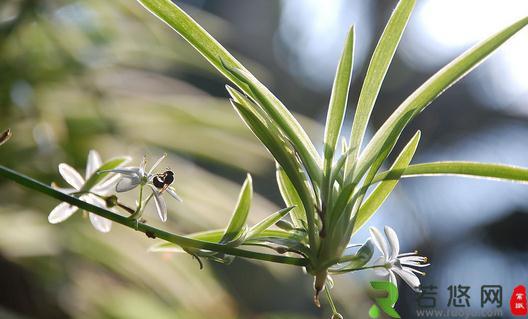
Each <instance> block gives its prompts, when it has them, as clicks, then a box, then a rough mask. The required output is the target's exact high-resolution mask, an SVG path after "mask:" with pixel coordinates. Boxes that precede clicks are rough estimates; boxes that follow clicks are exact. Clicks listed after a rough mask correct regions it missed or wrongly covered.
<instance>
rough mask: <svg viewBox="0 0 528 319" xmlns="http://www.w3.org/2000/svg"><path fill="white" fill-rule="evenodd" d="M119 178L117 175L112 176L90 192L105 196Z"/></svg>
mask: <svg viewBox="0 0 528 319" xmlns="http://www.w3.org/2000/svg"><path fill="white" fill-rule="evenodd" d="M120 178H121V176H119V175H114V176H112V177H110V178H107V179H106V180H103V181H102V182H101V183H99V184H97V185H95V186H94V187H93V188H92V190H93V191H94V192H96V193H100V194H105V193H106V192H108V191H109V190H111V189H112V188H113V187H114V185H115V184H116V183H117V181H118V180H119V179H120Z"/></svg>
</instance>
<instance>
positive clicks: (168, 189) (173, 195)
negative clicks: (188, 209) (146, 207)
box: [166, 186, 183, 202]
mask: <svg viewBox="0 0 528 319" xmlns="http://www.w3.org/2000/svg"><path fill="white" fill-rule="evenodd" d="M166 191H167V193H169V195H171V196H172V197H174V198H175V199H176V200H177V201H179V202H183V199H181V197H180V196H179V195H178V194H177V193H176V190H174V187H171V186H169V187H167V189H166Z"/></svg>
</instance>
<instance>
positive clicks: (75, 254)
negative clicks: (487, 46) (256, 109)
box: [0, 0, 528, 319]
mask: <svg viewBox="0 0 528 319" xmlns="http://www.w3.org/2000/svg"><path fill="white" fill-rule="evenodd" d="M434 2H435V1H422V2H420V1H419V4H418V7H417V11H416V12H415V16H413V18H412V19H411V23H410V25H409V30H408V32H407V33H406V35H405V36H404V38H403V40H402V44H401V46H400V49H399V51H398V55H397V57H396V60H395V61H394V63H393V65H392V67H391V69H390V71H389V76H388V78H387V80H386V82H385V83H384V86H383V88H382V92H383V93H382V95H381V96H380V99H379V101H378V104H377V106H376V110H375V111H374V115H373V123H372V124H373V125H374V126H379V125H380V124H381V123H382V121H383V120H384V119H385V118H386V117H387V115H388V114H390V112H391V111H392V110H393V109H394V108H395V107H396V106H397V104H398V103H399V102H401V101H402V99H403V98H404V97H405V96H406V95H408V94H409V93H411V92H412V90H413V89H414V88H416V87H417V86H418V85H419V84H420V83H421V82H422V81H424V80H425V79H426V78H427V77H428V76H430V75H431V74H432V72H434V71H435V70H436V69H438V67H439V66H441V65H443V64H445V63H446V62H448V61H449V60H450V59H451V58H453V57H454V56H456V55H457V54H459V53H460V52H462V50H463V49H465V48H467V47H468V46H469V45H470V44H472V43H474V42H475V41H477V40H478V39H482V38H484V37H485V36H486V35H488V34H490V33H491V32H493V31H494V30H498V29H499V27H500V26H502V25H506V24H508V23H509V22H511V21H514V20H515V17H517V16H519V15H520V16H522V15H523V14H524V15H526V14H528V6H526V2H525V1H522V0H519V1H506V2H505V4H503V5H500V8H499V9H497V8H496V7H494V6H493V5H492V4H489V3H488V4H483V10H482V12H481V15H482V16H480V15H479V12H475V13H472V14H473V15H475V17H474V19H476V20H474V21H473V20H468V21H470V22H471V21H473V22H474V23H473V24H474V25H475V28H477V29H478V28H480V29H478V30H477V31H478V32H477V31H474V30H475V29H474V28H472V27H468V28H469V29H468V31H467V32H466V33H464V35H465V36H466V37H465V38H464V36H463V35H460V34H459V33H460V28H463V27H464V26H463V25H457V21H459V20H457V19H460V17H458V16H457V15H456V13H453V11H452V9H453V8H454V7H457V6H460V5H461V6H462V7H463V8H464V5H467V6H469V5H470V4H471V3H473V2H474V1H473V2H472V1H471V0H465V1H461V2H460V3H454V2H453V1H446V2H443V5H440V6H439V5H438V2H436V3H437V4H434ZM484 2H486V1H484ZM177 3H178V4H179V5H182V7H183V8H184V9H185V10H186V11H187V12H188V13H189V14H191V15H192V16H193V17H194V18H195V19H196V20H197V21H198V22H199V23H200V24H201V25H202V26H204V27H205V29H207V30H208V31H209V32H210V33H212V34H213V36H215V37H216V38H217V39H218V40H219V41H220V42H221V43H223V44H224V45H225V46H226V47H227V48H228V49H229V50H230V51H231V52H232V53H234V55H235V56H237V58H239V59H240V60H241V61H242V62H243V63H244V64H245V65H246V66H247V67H248V68H249V69H250V70H252V71H253V72H254V73H255V74H256V75H257V76H258V77H259V78H260V79H262V80H263V82H264V83H266V84H268V85H270V87H271V88H272V90H273V91H274V92H275V93H276V94H277V95H278V96H279V97H280V98H281V99H282V100H283V101H284V102H285V104H286V105H288V106H289V107H290V109H292V110H293V111H294V112H296V114H297V116H298V118H299V120H300V121H301V123H302V124H303V126H304V127H305V128H306V130H307V132H308V133H309V134H310V135H311V137H312V138H313V140H314V143H316V145H320V142H321V140H320V139H321V137H322V126H321V123H323V119H324V117H325V112H326V106H327V102H328V96H329V92H330V86H331V81H332V74H333V72H334V70H335V67H336V64H337V59H338V55H339V51H340V50H341V46H342V41H343V39H344V37H345V33H346V30H347V29H348V26H349V25H350V24H353V23H355V24H356V27H357V30H358V49H357V57H356V61H355V63H356V67H355V70H354V81H353V86H352V95H351V102H350V104H351V105H350V108H351V109H353V106H354V103H355V101H356V99H357V95H358V93H359V89H360V87H361V80H362V77H363V74H364V71H365V69H366V66H367V61H368V57H369V55H370V52H371V50H372V48H373V46H374V45H375V41H376V39H377V37H378V36H379V34H380V32H381V30H382V28H383V26H384V24H385V22H386V20H387V18H388V15H389V14H390V12H391V10H392V8H393V7H394V5H395V3H396V1H389V0H379V1H368V0H357V1H344V0H343V1H340V0H333V1H329V2H328V4H326V2H325V4H322V3H318V2H317V1H311V0H310V1H308V0H307V1H302V0H301V1H297V0H295V1H294V0H292V1H288V0H284V1H244V0H222V1H213V0H211V1H205V0H195V1H178V2H177ZM467 3H469V5H468V4H467ZM486 3H487V2H486ZM435 6H436V7H435ZM468 8H469V7H468ZM442 10H444V11H442ZM431 12H433V13H434V14H433V15H431ZM490 14H491V15H493V18H492V19H491V20H490V18H489V15H490ZM438 16H440V19H439V21H440V22H439V23H440V24H441V23H443V21H445V19H447V18H450V19H451V20H450V21H451V24H450V25H451V28H452V31H453V33H451V34H448V33H445V34H444V33H442V32H447V31H446V30H448V29H449V27H445V26H444V28H438V26H437V25H436V24H434V23H435V21H436V20H434V19H433V18H434V17H438ZM466 18H467V17H466ZM442 19H444V20H442ZM437 20H438V19H437ZM489 21H492V22H493V23H489ZM426 23H428V24H426ZM478 23H481V24H480V25H479V24H478ZM468 24H470V23H469V22H468ZM484 24H485V25H486V26H489V25H490V24H491V26H489V28H484V27H483V25H484ZM435 28H437V29H435ZM490 28H491V29H490ZM481 29H484V30H481ZM488 29H490V30H488ZM472 30H473V31H474V32H473V31H472ZM481 31H482V32H484V34H483V35H482V32H481ZM524 31H526V30H524ZM524 31H523V32H522V33H520V34H519V36H518V37H517V38H516V39H515V40H514V41H512V44H508V45H507V46H506V47H505V48H504V49H501V51H500V53H499V54H498V57H494V58H492V59H491V60H490V62H486V63H485V64H484V65H483V66H482V67H481V68H480V69H479V70H478V71H477V72H476V73H475V74H474V75H471V76H469V78H468V79H466V80H464V81H462V83H461V84H460V85H457V86H456V87H455V88H453V89H452V90H450V91H449V92H448V93H446V94H445V95H444V96H443V97H442V98H441V99H440V100H439V101H437V102H435V103H436V104H437V105H435V107H434V108H432V109H431V111H429V110H428V112H427V114H424V115H422V116H421V117H420V118H419V119H418V120H417V121H416V122H415V123H414V124H413V125H412V127H411V128H410V129H409V130H407V131H406V134H407V135H410V134H412V133H413V132H414V130H415V129H417V128H421V129H423V132H424V134H423V139H422V141H423V142H424V144H423V145H421V147H420V148H419V152H418V154H417V159H418V160H417V161H425V160H439V159H442V160H445V159H459V160H460V159H462V160H482V161H497V162H503V163H509V164H517V165H523V166H528V156H527V155H528V154H527V153H528V149H527V148H526V136H527V134H528V127H527V118H528V111H527V110H528V105H527V102H526V101H527V100H528V99H526V97H527V96H528V94H527V92H528V78H527V74H528V72H526V70H528V64H526V61H525V60H526V59H525V58H524V59H522V58H517V59H515V57H520V56H522V54H521V55H519V52H524V55H526V52H528V50H527V49H528V48H527V46H528V45H526V43H528V41H526V40H527V33H526V32H524ZM435 32H436V33H435ZM439 32H440V33H439ZM424 37H425V38H424ZM424 39H428V40H427V41H425V40H424ZM519 39H520V40H519ZM519 43H520V44H519ZM427 45H429V47H428V46H427ZM523 45H524V46H523ZM431 48H433V49H431ZM523 48H524V49H525V50H524V51H523ZM427 50H429V51H427ZM508 54H510V55H508ZM417 61H421V62H417ZM512 61H514V62H515V63H517V64H515V63H513V62H512ZM523 61H524V62H523ZM508 63H509V64H508ZM519 63H520V64H519ZM523 63H524V64H523ZM523 68H524V73H523V72H520V73H519V72H516V70H518V69H520V70H521V71H522V70H523ZM504 83H509V85H507V86H504ZM224 85H225V80H224V79H223V78H221V77H220V76H218V75H217V74H216V73H215V71H214V70H213V69H212V68H211V67H210V66H209V65H208V64H207V63H206V62H205V61H204V60H203V59H202V58H201V56H199V55H197V54H196V53H195V51H194V50H193V49H192V48H191V47H190V46H189V45H188V44H187V43H185V42H184V41H183V40H182V39H180V38H179V37H178V35H177V34H175V33H174V32H172V30H170V29H169V28H168V27H166V26H164V25H162V23H161V22H159V21H157V20H156V19H155V18H154V17H153V16H151V15H150V14H149V13H148V12H146V11H145V10H144V9H143V8H142V7H141V6H140V5H139V4H138V3H136V2H135V1H126V0H118V1H103V0H41V1H39V0H3V1H1V2H0V129H4V128H8V127H9V128H11V130H12V132H13V138H12V139H11V140H10V141H9V142H8V143H7V144H5V145H4V146H2V147H1V148H0V161H1V164H2V165H5V166H8V167H10V168H13V169H16V170H19V171H21V172H23V173H25V174H28V175H30V176H32V177H34V178H36V179H38V180H40V181H43V182H46V183H51V182H53V181H55V182H59V183H60V182H62V180H61V178H60V176H59V175H58V171H57V165H58V164H59V163H61V162H67V163H70V164H71V165H72V166H74V167H76V168H78V169H83V167H84V166H85V161H86V155H87V153H88V151H89V150H90V149H92V148H94V149H97V150H98V151H99V152H100V153H101V154H102V155H103V159H105V158H109V157H112V156H115V155H122V154H130V155H132V156H133V157H134V161H136V162H138V163H139V161H140V159H141V157H142V156H143V154H145V153H146V154H148V155H149V157H150V158H152V159H155V158H157V157H158V156H159V155H160V154H162V153H163V152H168V153H169V158H168V160H167V161H166V162H164V163H163V165H165V166H168V167H170V168H171V169H172V170H173V171H175V173H176V183H175V188H176V190H177V191H178V193H179V194H181V195H182V197H183V199H184V202H183V203H181V204H178V203H175V202H169V221H168V222H167V223H166V224H164V225H161V223H159V222H158V221H157V218H156V216H155V213H154V212H153V210H152V209H151V211H150V212H149V213H147V216H146V218H147V220H148V221H149V222H152V223H153V224H156V225H159V226H161V227H164V228H167V229H170V230H171V231H173V232H177V233H188V232H194V231H200V230H206V229H211V228H218V227H222V226H223V225H225V224H226V223H227V221H228V219H229V216H230V214H231V210H232V208H233V206H234V205H235V202H236V198H237V194H238V190H239V187H240V185H241V184H242V182H243V179H244V177H245V174H246V172H250V173H251V174H252V175H253V176H254V184H255V190H256V193H257V194H258V195H256V196H255V197H256V198H255V200H254V202H253V207H252V211H251V215H250V222H254V221H257V220H259V219H261V218H263V217H264V216H266V215H267V214H270V213H271V212H273V211H275V210H277V209H279V208H280V207H283V203H282V202H281V200H280V195H279V192H278V190H277V188H276V185H275V180H274V163H273V161H272V158H271V157H270V156H269V154H268V153H267V152H266V150H265V149H264V148H263V147H262V146H261V145H260V144H259V143H258V141H257V139H256V138H255V137H254V136H253V135H251V133H250V131H249V130H248V129H247V128H246V127H244V125H243V123H242V122H241V121H240V120H239V119H238V118H237V116H236V114H235V112H234V111H233V110H232V109H231V107H230V105H229V103H228V100H227V94H226V92H225V90H224ZM350 113H351V114H352V112H350ZM455 114H456V115H455ZM407 137H408V136H407ZM407 137H405V136H404V138H402V140H407ZM497 145H500V146H501V149H502V152H497V149H496V148H495V147H494V146H497ZM526 195H528V191H527V188H526V187H523V186H519V185H513V186H512V185H510V184H500V183H498V182H490V181H486V182H475V181H464V182H460V180H459V179H454V178H444V179H439V180H438V179H435V180H434V181H433V180H432V179H429V178H426V179H424V180H423V181H421V182H419V181H414V180H413V181H409V182H407V181H406V182H405V183H403V185H402V186H401V187H400V188H399V189H398V191H397V192H396V193H395V194H394V195H393V198H391V200H389V202H388V203H387V204H385V205H384V208H383V209H382V212H380V214H379V216H377V217H376V218H375V219H373V224H375V225H385V224H389V225H393V226H394V227H395V228H396V230H397V231H398V233H399V234H402V245H403V246H404V249H405V250H414V249H415V248H417V247H419V248H421V251H422V252H423V254H425V255H429V256H431V257H432V259H433V267H431V273H432V274H431V275H430V276H429V277H427V279H426V282H427V281H428V280H429V281H430V282H434V283H435V284H437V285H439V286H441V287H442V289H444V290H445V288H447V283H451V282H453V283H457V282H458V281H465V282H470V283H475V284H476V285H477V284H481V283H482V284H485V283H484V282H481V281H482V280H481V278H482V277H479V276H475V274H471V273H468V271H467V270H465V269H468V267H473V265H474V264H478V265H482V264H486V265H489V267H488V268H483V269H484V270H482V271H483V272H486V271H488V272H489V274H490V276H491V277H488V278H490V280H492V281H493V280H495V281H497V282H498V283H499V284H503V285H504V286H505V290H507V287H510V286H513V285H514V284H515V283H520V282H521V280H525V279H521V278H526V275H527V274H528V271H527V268H526V261H527V258H528V257H527V255H526V251H527V249H528V247H526V240H525V237H524V240H523V237H522V236H523V235H522V234H523V232H525V229H526V227H528V218H527V213H526V212H527V207H528V200H527V198H528V196H526ZM56 204H57V202H56V201H54V200H51V199H48V198H46V197H45V196H42V195H39V194H35V193H31V192H28V191H27V190H25V189H22V188H21V187H19V186H18V185H15V184H13V183H9V182H6V181H4V180H0V227H1V231H0V318H270V319H271V318H277V319H278V318H321V317H324V316H326V315H328V314H329V313H330V311H329V309H328V306H327V305H326V304H324V305H323V309H322V310H321V309H317V308H315V307H314V306H313V304H312V290H311V285H312V283H311V279H310V278H309V277H308V276H305V275H303V273H302V271H301V270H300V269H298V268H295V267H290V266H282V265H267V264H263V263H260V262H258V263H256V262H248V261H245V260H242V259H237V260H236V261H235V262H234V263H233V264H232V265H230V266H226V265H219V264H211V263H206V265H205V267H204V269H203V270H199V269H198V265H197V263H196V261H193V260H192V259H191V258H190V257H189V256H187V255H162V254H154V253H150V252H148V251H147V249H148V247H149V246H150V245H152V244H153V243H154V241H153V240H151V239H148V238H146V237H145V236H144V235H141V234H140V233H134V232H132V231H130V230H129V229H125V228H123V227H120V226H119V225H114V227H113V229H112V232H111V233H109V234H101V233H98V232H96V231H95V230H94V229H93V228H92V227H91V225H90V224H89V223H88V222H87V221H86V218H85V217H84V216H81V214H78V215H76V216H74V217H72V218H70V219H69V220H68V221H67V222H65V223H63V224H60V225H54V226H52V225H49V224H48V223H47V214H48V212H49V211H50V210H51V209H52V208H53V207H54V206H55V205H56ZM519 234H521V235H519ZM365 237H366V234H365V233H360V234H359V236H358V239H357V240H356V241H355V242H361V241H363V240H364V239H365ZM468 247H469V248H468ZM468 251H469V254H470V255H471V256H473V257H472V258H470V260H469V261H468V260H467V259H465V260H462V258H461V256H462V255H464V254H466V255H467V253H468ZM482 258H484V259H482ZM435 259H436V260H435ZM461 260H462V261H461ZM435 261H436V263H435ZM446 269H450V270H451V271H449V272H446V271H445V270H446ZM486 269H487V270H486ZM497 269H499V270H500V271H497ZM512 272H513V273H514V274H516V275H509V276H506V275H505V274H511V273H512ZM369 276H370V275H369V274H367V275H366V276H365V275H358V274H354V275H351V276H346V277H345V276H343V277H340V278H339V279H340V280H339V281H338V283H337V285H336V287H335V289H334V290H335V295H336V299H337V300H336V301H337V303H338V306H339V309H340V310H341V311H342V313H343V314H344V315H345V317H346V318H365V316H366V314H367V311H368V308H369V307H370V305H371V301H370V299H369V297H368V295H367V294H366V292H365V289H366V284H367V282H368V279H369V278H372V277H369ZM472 276H473V277H472ZM522 276H524V277H522ZM479 278H480V279H479ZM479 280H480V281H479ZM444 286H445V287H444ZM477 289H478V287H476V288H475V290H476V291H477ZM401 294H402V297H401V300H400V303H399V305H398V309H399V311H400V313H402V315H403V317H406V318H413V317H414V316H413V313H412V311H413V309H414V308H413V307H415V301H414V298H415V295H414V294H413V293H412V292H410V291H409V290H408V289H407V288H406V287H402V291H401ZM475 304H478V303H477V302H475Z"/></svg>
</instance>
